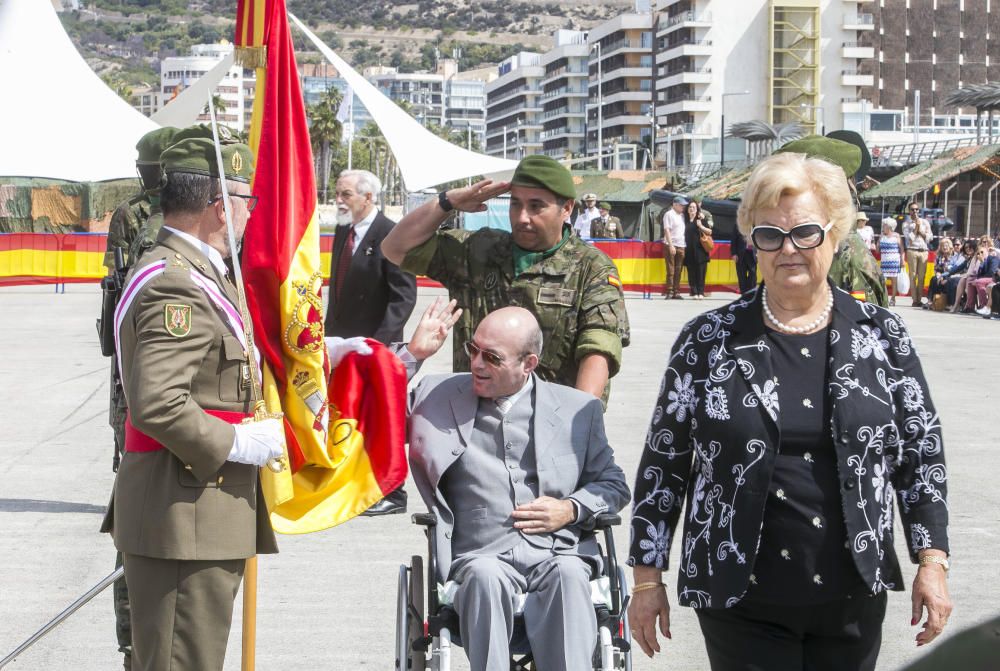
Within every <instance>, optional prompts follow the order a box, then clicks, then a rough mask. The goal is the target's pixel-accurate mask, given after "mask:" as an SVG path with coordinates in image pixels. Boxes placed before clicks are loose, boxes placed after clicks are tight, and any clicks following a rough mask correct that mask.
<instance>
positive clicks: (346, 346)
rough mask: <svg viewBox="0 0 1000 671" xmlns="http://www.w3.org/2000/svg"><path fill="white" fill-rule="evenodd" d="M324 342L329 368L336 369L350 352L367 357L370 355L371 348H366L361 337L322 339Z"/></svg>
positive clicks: (366, 344)
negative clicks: (328, 357)
mask: <svg viewBox="0 0 1000 671" xmlns="http://www.w3.org/2000/svg"><path fill="white" fill-rule="evenodd" d="M323 340H325V341H326V351H327V353H328V354H329V355H330V368H336V367H337V366H338V365H340V362H341V361H343V359H344V357H345V356H347V355H348V354H350V353H351V352H357V353H358V354H364V355H368V354H371V353H372V348H371V347H369V346H368V343H366V342H365V339H364V338H362V337H361V336H357V337H354V338H339V337H337V336H331V337H329V338H323Z"/></svg>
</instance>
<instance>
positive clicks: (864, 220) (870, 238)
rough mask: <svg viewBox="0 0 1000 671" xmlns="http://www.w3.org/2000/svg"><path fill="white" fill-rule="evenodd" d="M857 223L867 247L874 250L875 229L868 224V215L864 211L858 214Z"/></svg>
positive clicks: (859, 233) (859, 232)
mask: <svg viewBox="0 0 1000 671" xmlns="http://www.w3.org/2000/svg"><path fill="white" fill-rule="evenodd" d="M855 223H856V224H857V231H858V235H859V236H861V239H862V240H864V241H865V247H867V248H868V250H869V251H874V250H875V231H873V230H872V227H871V226H869V225H868V215H867V214H865V213H864V212H858V215H857V217H856V218H855Z"/></svg>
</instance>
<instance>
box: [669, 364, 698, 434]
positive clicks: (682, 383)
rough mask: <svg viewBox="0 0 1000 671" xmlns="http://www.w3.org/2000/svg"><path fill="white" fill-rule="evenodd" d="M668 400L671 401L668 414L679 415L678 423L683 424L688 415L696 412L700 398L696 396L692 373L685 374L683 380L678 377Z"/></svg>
mask: <svg viewBox="0 0 1000 671" xmlns="http://www.w3.org/2000/svg"><path fill="white" fill-rule="evenodd" d="M667 399H669V400H670V403H669V404H668V405H667V414H669V415H677V421H678V422H683V421H684V418H685V417H687V415H688V413H693V412H694V408H695V406H696V405H697V404H698V398H697V397H696V396H695V393H694V387H693V386H692V384H691V373H684V377H683V378H681V377H678V378H676V379H675V380H674V389H673V391H670V392H667Z"/></svg>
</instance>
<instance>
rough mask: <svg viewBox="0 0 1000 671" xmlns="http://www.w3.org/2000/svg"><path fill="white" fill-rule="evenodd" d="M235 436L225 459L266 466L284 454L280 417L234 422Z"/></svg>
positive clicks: (283, 436)
mask: <svg viewBox="0 0 1000 671" xmlns="http://www.w3.org/2000/svg"><path fill="white" fill-rule="evenodd" d="M233 428H234V429H236V437H235V438H234V439H233V449H232V450H230V451H229V457H228V458H227V461H235V462H236V463H238V464H253V465H254V466H266V465H267V462H269V461H271V460H272V459H280V458H281V457H283V456H284V454H285V427H284V425H283V424H282V422H281V420H280V419H265V420H263V421H261V422H251V423H249V424H235V425H233Z"/></svg>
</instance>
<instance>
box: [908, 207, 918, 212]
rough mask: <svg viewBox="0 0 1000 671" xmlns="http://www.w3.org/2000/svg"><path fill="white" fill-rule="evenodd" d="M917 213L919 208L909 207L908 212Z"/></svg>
mask: <svg viewBox="0 0 1000 671" xmlns="http://www.w3.org/2000/svg"><path fill="white" fill-rule="evenodd" d="M919 211H920V208H919V207H911V208H910V212H919Z"/></svg>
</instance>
